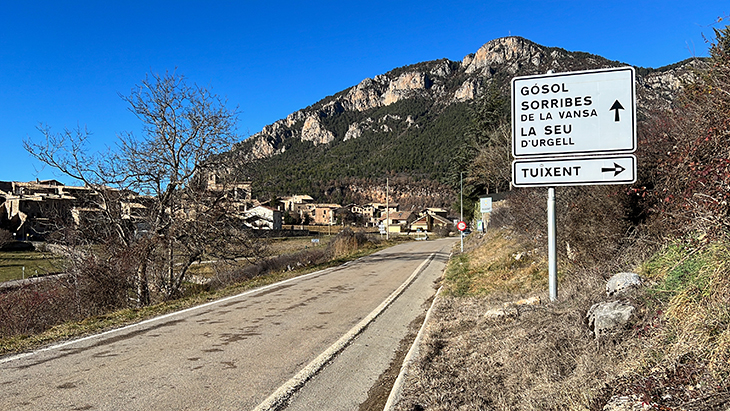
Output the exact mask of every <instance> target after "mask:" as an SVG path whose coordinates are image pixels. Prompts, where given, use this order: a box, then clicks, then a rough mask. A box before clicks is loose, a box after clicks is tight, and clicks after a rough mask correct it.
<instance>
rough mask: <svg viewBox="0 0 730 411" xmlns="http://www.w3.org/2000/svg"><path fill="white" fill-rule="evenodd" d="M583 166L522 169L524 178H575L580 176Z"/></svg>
mask: <svg viewBox="0 0 730 411" xmlns="http://www.w3.org/2000/svg"><path fill="white" fill-rule="evenodd" d="M580 168H581V166H568V167H566V166H562V167H561V166H556V167H545V166H542V165H541V166H539V167H529V168H522V169H521V170H522V177H523V178H528V177H530V178H538V177H541V178H544V177H573V176H578V175H579V173H580Z"/></svg>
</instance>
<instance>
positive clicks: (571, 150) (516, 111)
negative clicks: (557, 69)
mask: <svg viewBox="0 0 730 411" xmlns="http://www.w3.org/2000/svg"><path fill="white" fill-rule="evenodd" d="M635 78H636V75H635V73H634V68H633V67H619V68H612V69H605V70H589V71H579V72H570V73H558V74H545V75H537V76H524V77H515V78H514V79H513V80H512V154H513V156H514V157H516V158H519V157H556V156H571V155H576V154H589V153H590V154H597V153H604V154H619V153H632V152H634V151H635V150H636V141H637V139H636V86H635Z"/></svg>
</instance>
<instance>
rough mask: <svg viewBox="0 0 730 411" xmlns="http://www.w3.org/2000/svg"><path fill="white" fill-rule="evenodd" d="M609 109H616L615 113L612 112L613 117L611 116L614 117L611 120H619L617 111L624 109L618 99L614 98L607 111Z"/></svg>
mask: <svg viewBox="0 0 730 411" xmlns="http://www.w3.org/2000/svg"><path fill="white" fill-rule="evenodd" d="M610 110H615V111H616V113H615V114H614V117H613V119H614V120H613V121H621V119H620V118H619V115H618V111H619V110H624V106H622V105H621V103H619V102H618V100H616V101H614V102H613V105H612V106H611V108H610V109H609V111H610Z"/></svg>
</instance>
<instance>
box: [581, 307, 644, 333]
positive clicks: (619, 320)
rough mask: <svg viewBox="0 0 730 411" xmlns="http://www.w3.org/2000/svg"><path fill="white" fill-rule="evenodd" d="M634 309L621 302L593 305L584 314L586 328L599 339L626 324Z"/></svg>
mask: <svg viewBox="0 0 730 411" xmlns="http://www.w3.org/2000/svg"><path fill="white" fill-rule="evenodd" d="M634 311H636V308H634V306H632V305H631V304H628V303H625V302H621V301H611V302H603V303H598V304H593V306H591V308H590V309H589V310H588V313H587V314H586V320H587V321H588V328H589V329H590V330H592V331H593V335H595V337H596V338H599V337H601V336H603V335H606V334H608V333H610V332H611V331H613V330H615V329H618V328H621V327H622V326H623V325H624V324H626V323H628V322H629V320H630V319H631V316H632V315H633V314H634Z"/></svg>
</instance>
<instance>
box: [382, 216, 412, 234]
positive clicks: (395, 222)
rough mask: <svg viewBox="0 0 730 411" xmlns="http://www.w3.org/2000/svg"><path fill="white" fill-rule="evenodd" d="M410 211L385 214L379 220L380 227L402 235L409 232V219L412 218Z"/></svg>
mask: <svg viewBox="0 0 730 411" xmlns="http://www.w3.org/2000/svg"><path fill="white" fill-rule="evenodd" d="M411 214H412V212H410V211H394V212H390V213H384V214H383V215H382V216H381V217H380V218H379V219H378V225H383V226H384V227H387V229H388V232H391V233H394V232H395V233H402V232H406V231H408V219H409V218H410V217H411Z"/></svg>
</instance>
